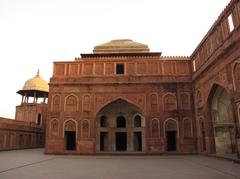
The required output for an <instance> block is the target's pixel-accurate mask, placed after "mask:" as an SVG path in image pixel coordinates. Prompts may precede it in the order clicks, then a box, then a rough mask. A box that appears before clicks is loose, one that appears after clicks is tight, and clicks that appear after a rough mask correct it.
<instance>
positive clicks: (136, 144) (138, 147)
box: [134, 132, 142, 151]
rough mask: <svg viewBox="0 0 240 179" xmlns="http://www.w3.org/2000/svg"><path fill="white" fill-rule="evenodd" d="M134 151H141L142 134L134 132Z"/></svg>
mask: <svg viewBox="0 0 240 179" xmlns="http://www.w3.org/2000/svg"><path fill="white" fill-rule="evenodd" d="M134 151H142V133H141V132H134Z"/></svg>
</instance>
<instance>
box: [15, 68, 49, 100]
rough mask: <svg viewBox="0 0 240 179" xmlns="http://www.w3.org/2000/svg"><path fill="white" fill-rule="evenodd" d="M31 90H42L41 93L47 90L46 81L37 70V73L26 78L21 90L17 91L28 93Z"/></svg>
mask: <svg viewBox="0 0 240 179" xmlns="http://www.w3.org/2000/svg"><path fill="white" fill-rule="evenodd" d="M32 91H37V92H42V93H48V92H49V86H48V83H47V82H46V81H45V80H43V79H42V78H41V77H40V75H39V71H38V72H37V75H36V76H35V77H33V78H31V79H29V80H27V81H26V82H25V84H24V86H23V88H22V90H19V91H18V92H17V93H19V94H24V93H26V92H27V93H29V92H32ZM31 96H32V95H31Z"/></svg>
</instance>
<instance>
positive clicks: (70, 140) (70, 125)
mask: <svg viewBox="0 0 240 179" xmlns="http://www.w3.org/2000/svg"><path fill="white" fill-rule="evenodd" d="M76 129H77V127H76V122H75V121H74V120H68V121H66V122H65V123H64V140H65V150H76Z"/></svg>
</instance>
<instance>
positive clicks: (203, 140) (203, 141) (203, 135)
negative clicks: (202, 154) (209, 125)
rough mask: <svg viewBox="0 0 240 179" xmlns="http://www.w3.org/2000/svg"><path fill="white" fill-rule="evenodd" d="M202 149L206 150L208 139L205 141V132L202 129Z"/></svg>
mask: <svg viewBox="0 0 240 179" xmlns="http://www.w3.org/2000/svg"><path fill="white" fill-rule="evenodd" d="M202 149H203V151H206V141H205V132H204V131H202Z"/></svg>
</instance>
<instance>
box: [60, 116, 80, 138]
mask: <svg viewBox="0 0 240 179" xmlns="http://www.w3.org/2000/svg"><path fill="white" fill-rule="evenodd" d="M77 129H78V123H77V121H76V120H74V119H67V120H65V121H64V122H63V137H64V131H75V132H76V136H78V135H77V133H78V130H77Z"/></svg>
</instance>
